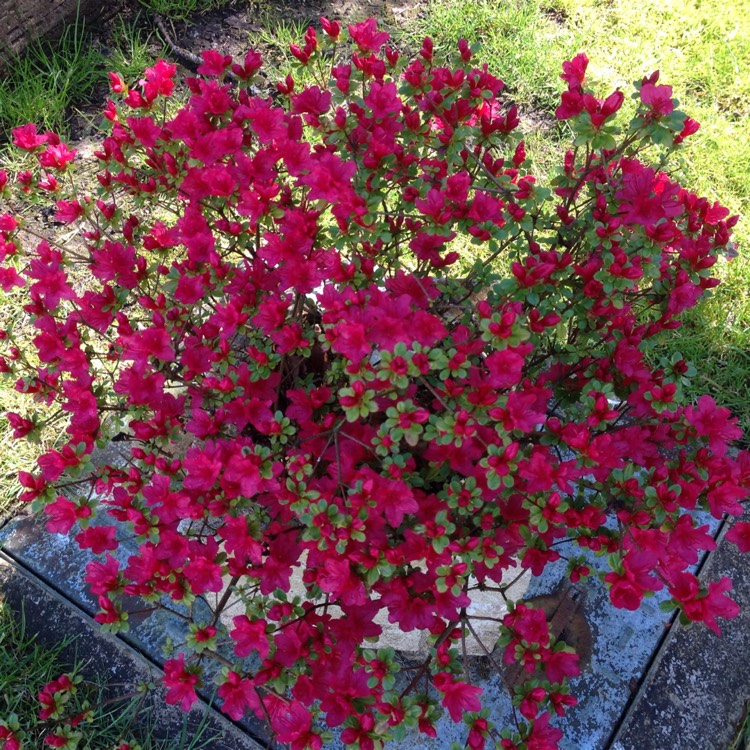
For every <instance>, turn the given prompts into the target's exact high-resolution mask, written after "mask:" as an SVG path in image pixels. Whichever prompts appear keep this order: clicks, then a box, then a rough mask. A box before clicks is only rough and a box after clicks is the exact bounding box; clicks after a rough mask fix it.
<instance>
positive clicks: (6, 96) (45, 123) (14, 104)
mask: <svg viewBox="0 0 750 750" xmlns="http://www.w3.org/2000/svg"><path fill="white" fill-rule="evenodd" d="M6 63H7V65H8V70H9V73H8V75H7V77H6V79H5V81H4V82H3V85H2V86H0V138H2V137H3V136H5V137H7V135H8V133H9V131H10V129H11V128H14V127H17V126H18V125H22V124H25V123H27V122H35V123H36V124H37V125H39V126H41V127H43V128H45V129H49V130H58V131H61V132H63V133H64V132H65V126H66V122H67V119H68V116H69V114H70V108H71V106H72V105H73V104H74V103H79V102H81V101H85V100H86V99H87V98H88V97H89V96H90V94H91V91H92V90H93V88H94V86H95V85H96V84H97V83H98V82H99V81H101V80H103V79H104V67H103V64H102V63H103V57H102V54H101V53H100V52H99V50H98V49H97V47H96V46H95V45H93V44H92V43H91V39H90V35H89V34H88V33H87V32H86V29H85V25H84V24H83V23H74V24H71V25H69V26H66V27H65V29H64V31H63V34H62V36H61V37H60V39H59V41H57V42H56V43H52V42H48V41H37V42H34V43H32V44H31V45H30V46H29V48H28V49H27V50H26V52H25V53H24V54H23V55H21V56H20V57H17V58H15V59H13V60H8V61H6Z"/></svg>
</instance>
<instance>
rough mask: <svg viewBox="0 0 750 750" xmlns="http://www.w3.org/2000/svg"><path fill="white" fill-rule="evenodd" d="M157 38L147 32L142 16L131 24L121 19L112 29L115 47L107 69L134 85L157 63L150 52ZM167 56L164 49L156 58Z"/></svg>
mask: <svg viewBox="0 0 750 750" xmlns="http://www.w3.org/2000/svg"><path fill="white" fill-rule="evenodd" d="M155 38H156V37H155V35H154V33H153V32H152V31H147V30H146V29H145V24H142V23H141V16H140V14H139V15H137V16H136V18H135V19H133V20H132V21H130V22H127V21H125V20H124V19H123V18H121V17H119V18H118V19H117V20H116V21H115V23H114V26H113V28H112V42H113V47H112V52H111V53H110V55H109V56H108V58H107V60H106V66H107V69H108V70H112V71H115V72H117V73H119V74H120V75H121V76H122V78H123V79H124V80H125V81H126V82H127V83H128V84H129V85H133V84H134V83H135V82H137V81H138V80H140V79H141V78H142V77H143V71H144V70H145V69H146V68H148V67H150V66H151V65H153V64H154V62H155V59H154V55H153V54H152V53H151V51H150V48H151V46H152V43H153V41H154V39H155ZM165 54H166V52H165V51H164V49H163V48H162V50H161V51H160V52H159V53H157V55H156V56H157V57H159V56H164V55H165Z"/></svg>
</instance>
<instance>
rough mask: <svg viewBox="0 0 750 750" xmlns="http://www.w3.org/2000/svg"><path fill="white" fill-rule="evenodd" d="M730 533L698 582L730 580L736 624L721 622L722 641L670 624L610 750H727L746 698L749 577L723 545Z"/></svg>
mask: <svg viewBox="0 0 750 750" xmlns="http://www.w3.org/2000/svg"><path fill="white" fill-rule="evenodd" d="M742 520H744V521H748V520H750V513H747V514H746V515H745V517H744V518H743V519H742ZM729 528H730V525H729V524H726V525H725V528H724V529H722V532H721V533H720V535H719V545H718V548H717V549H716V550H715V551H714V552H713V553H711V555H709V557H708V559H707V561H706V563H705V565H704V566H703V569H702V570H701V578H705V579H706V580H709V581H713V580H718V579H719V578H721V577H722V576H729V577H730V578H731V579H732V580H733V582H734V588H733V591H732V598H733V599H735V601H736V602H737V603H738V604H739V605H740V608H741V609H740V615H739V617H737V618H735V619H734V620H720V621H719V625H720V627H721V631H722V636H721V637H720V638H719V637H718V636H716V635H715V634H714V633H713V632H711V631H710V630H709V629H708V628H706V627H705V626H703V625H695V626H692V627H685V626H683V625H680V624H679V623H675V625H674V626H673V627H672V628H671V630H670V632H669V635H668V636H667V638H666V639H665V641H664V643H663V644H662V646H661V648H660V649H659V650H658V652H657V653H656V655H655V658H654V660H653V663H652V664H651V667H650V669H649V670H648V673H647V675H646V677H645V679H644V680H643V682H642V684H641V686H640V689H639V690H638V693H637V694H636V696H635V699H634V700H633V702H632V704H631V705H630V707H629V709H628V710H627V713H626V714H625V716H624V718H623V721H622V724H621V726H620V728H619V731H618V732H617V734H616V736H615V738H614V740H613V742H612V744H611V746H610V748H609V749H608V750H727V748H728V747H729V743H730V742H731V740H732V739H733V737H734V735H735V734H736V731H737V727H738V724H739V723H740V721H741V718H742V712H743V708H744V705H745V702H746V701H747V700H748V699H749V698H750V571H749V570H748V559H747V555H743V554H741V553H740V552H739V551H738V549H737V547H736V545H734V544H731V543H729V542H726V541H724V537H725V535H726V531H727V530H728V529H729Z"/></svg>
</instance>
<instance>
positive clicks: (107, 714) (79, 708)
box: [0, 599, 213, 750]
mask: <svg viewBox="0 0 750 750" xmlns="http://www.w3.org/2000/svg"><path fill="white" fill-rule="evenodd" d="M75 641H76V638H75V637H71V638H68V639H66V640H64V641H62V642H60V643H58V644H57V645H55V646H52V647H47V646H43V645H41V644H39V643H38V642H37V640H36V637H35V636H33V635H29V634H28V633H27V632H26V628H25V624H24V621H23V619H22V618H21V619H20V621H19V619H18V618H16V617H15V616H14V615H13V614H12V613H11V611H10V610H9V608H8V607H7V606H6V605H5V604H4V603H3V602H2V600H1V599H0V722H3V723H6V724H7V725H9V726H11V728H14V726H13V725H17V726H18V727H20V729H21V730H22V733H21V732H18V734H19V736H20V737H21V738H22V739H23V747H24V748H29V750H31V748H41V747H47V745H44V744H43V739H44V736H45V735H46V734H48V733H49V732H50V731H53V730H54V729H55V728H56V727H55V726H54V722H50V721H47V722H44V721H41V720H40V719H39V718H38V712H39V709H40V705H39V702H38V700H37V695H38V693H39V692H40V691H41V689H42V688H43V687H44V686H45V685H46V684H47V683H48V682H49V681H50V680H53V679H56V678H58V677H59V676H60V675H61V674H64V673H68V674H77V673H78V672H79V671H80V668H81V667H82V665H81V664H80V663H79V664H77V665H71V664H66V663H65V661H64V659H63V651H65V650H66V649H69V648H70V647H71V646H75ZM146 688H147V686H146ZM116 689H117V686H109V689H108V695H111V694H112V693H113V691H114V692H115V693H116ZM147 689H148V688H147ZM144 698H145V693H144V692H142V691H141V692H138V693H137V694H136V695H123V696H122V697H119V696H118V695H117V694H115V696H114V697H105V694H104V692H103V689H102V687H101V686H100V685H98V684H93V683H87V682H86V681H85V680H82V681H81V682H80V683H79V685H78V686H77V692H76V694H75V695H74V696H72V699H71V703H70V704H68V706H67V708H66V716H74V715H75V714H76V713H80V712H83V711H86V710H90V711H91V713H90V717H89V718H87V719H86V720H85V721H84V722H82V723H81V724H80V725H79V726H78V727H77V729H78V731H80V734H81V739H80V741H79V744H78V745H76V748H77V750H112V748H115V747H118V746H119V744H120V743H121V742H123V741H129V742H131V743H132V744H133V747H139V748H141V750H200V749H201V748H204V747H205V746H206V745H208V744H209V743H210V742H211V741H212V739H213V738H212V737H211V736H210V733H209V732H208V731H207V728H206V725H205V724H201V725H200V726H199V727H198V728H197V730H195V731H194V732H193V733H192V734H191V733H190V732H189V731H188V728H187V722H186V721H185V723H184V727H183V731H182V732H181V733H180V735H179V736H178V737H172V738H169V739H168V740H159V739H155V738H153V737H152V728H153V727H152V725H151V724H149V718H150V717H149V714H148V709H144ZM144 719H145V721H144Z"/></svg>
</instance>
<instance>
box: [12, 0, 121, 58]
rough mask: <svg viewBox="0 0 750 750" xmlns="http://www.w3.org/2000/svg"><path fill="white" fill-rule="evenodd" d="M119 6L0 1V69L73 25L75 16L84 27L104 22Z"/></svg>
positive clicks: (86, 0)
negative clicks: (36, 41) (32, 45)
mask: <svg viewBox="0 0 750 750" xmlns="http://www.w3.org/2000/svg"><path fill="white" fill-rule="evenodd" d="M122 6H123V2H120V1H119V0H114V1H112V2H100V1H99V0H0V68H7V66H8V64H10V63H12V61H13V58H14V57H15V56H16V55H18V54H20V53H21V52H23V50H24V49H26V46H27V45H28V44H29V43H30V42H31V41H33V40H34V39H39V38H40V37H44V36H48V35H52V34H54V33H55V32H57V31H59V30H60V29H61V28H62V27H63V25H64V24H66V23H75V20H76V15H77V16H78V18H79V19H80V20H82V21H83V20H85V21H86V22H87V23H88V22H92V21H98V20H104V19H106V18H111V17H113V16H114V15H115V14H116V13H117V12H118V11H119V10H120V9H121V8H122Z"/></svg>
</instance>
